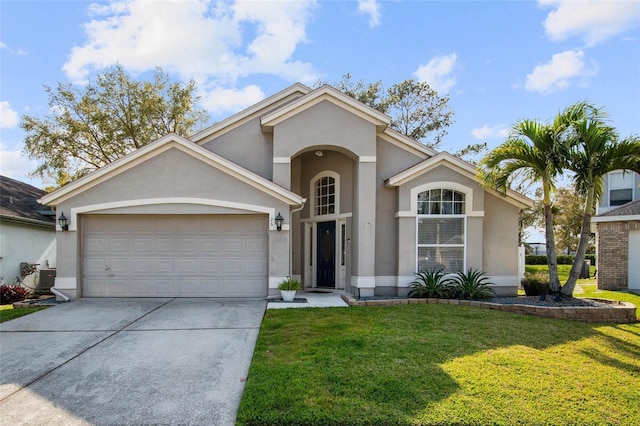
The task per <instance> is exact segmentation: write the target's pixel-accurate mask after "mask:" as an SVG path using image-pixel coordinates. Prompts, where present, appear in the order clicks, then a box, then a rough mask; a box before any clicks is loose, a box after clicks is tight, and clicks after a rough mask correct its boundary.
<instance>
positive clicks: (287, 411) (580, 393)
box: [238, 297, 640, 425]
mask: <svg viewBox="0 0 640 426" xmlns="http://www.w3.org/2000/svg"><path fill="white" fill-rule="evenodd" d="M638 299H639V300H640V297H639V298H638ZM638 401H640V324H631V325H629V324H625V325H602V324H588V323H581V322H574V321H562V320H552V319H545V318H539V317H533V316H523V315H516V314H510V313H506V312H499V311H494V310H486V309H477V308H473V307H467V306H457V305H438V304H421V305H397V306H386V307H350V308H325V309H285V310H269V311H267V313H266V315H265V318H264V321H263V324H262V329H261V331H260V336H259V338H258V342H257V346H256V350H255V353H254V358H253V363H252V365H251V369H250V372H249V377H248V380H247V383H246V387H245V391H244V395H243V397H242V401H241V404H240V410H239V413H238V423H239V424H244V425H250V424H254V425H258V424H260V425H265V424H266V425H285V424H286V425H296V424H298V425H370V424H391V425H396V424H400V425H418V424H499V425H513V424H554V425H562V424H565V425H567V424H581V425H587V424H621V425H632V424H638V420H639V419H640V404H639V403H638Z"/></svg>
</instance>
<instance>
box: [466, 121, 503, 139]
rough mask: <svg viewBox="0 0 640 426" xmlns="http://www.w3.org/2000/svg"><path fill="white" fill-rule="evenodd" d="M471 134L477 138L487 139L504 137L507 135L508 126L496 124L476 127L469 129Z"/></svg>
mask: <svg viewBox="0 0 640 426" xmlns="http://www.w3.org/2000/svg"><path fill="white" fill-rule="evenodd" d="M471 135H473V137H474V138H476V139H479V140H487V139H504V138H506V137H507V136H509V127H508V126H505V125H504V124H498V125H496V126H487V125H486V124H485V125H484V126H482V127H478V128H475V129H472V130H471Z"/></svg>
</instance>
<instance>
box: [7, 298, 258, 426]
mask: <svg viewBox="0 0 640 426" xmlns="http://www.w3.org/2000/svg"><path fill="white" fill-rule="evenodd" d="M265 307H266V301H265V300H255V299H250V300H237V299H235V300H230V299H81V300H79V301H76V302H71V303H68V304H64V305H59V306H55V307H51V308H48V309H46V310H43V311H40V312H35V313H33V314H31V315H27V316H25V317H21V318H18V319H15V320H12V321H9V322H6V323H3V324H0V355H1V366H0V424H2V425H24V424H31V425H90V424H91V425H144V424H147V425H149V424H156V425H157V424H177V425H232V424H233V423H234V422H235V418H236V413H237V409H238V405H239V402H240V398H241V396H242V391H243V389H244V382H245V380H246V377H247V373H248V370H249V366H250V363H251V359H252V356H253V350H254V348H255V342H256V339H257V336H258V332H259V329H260V324H261V322H262V318H263V316H264V311H265Z"/></svg>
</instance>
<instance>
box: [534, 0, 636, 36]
mask: <svg viewBox="0 0 640 426" xmlns="http://www.w3.org/2000/svg"><path fill="white" fill-rule="evenodd" d="M538 3H539V4H540V5H541V6H543V7H551V8H553V10H552V11H551V12H549V15H548V16H547V19H546V20H545V22H544V26H545V30H546V33H547V35H548V36H549V38H550V39H551V40H555V41H562V40H566V39H568V38H569V37H573V36H578V37H582V38H583V39H584V41H585V42H586V44H587V46H594V45H596V44H599V43H602V42H603V41H605V40H607V39H609V38H611V37H614V36H616V35H618V34H622V33H624V32H625V31H627V30H629V29H631V28H634V27H636V26H638V25H640V7H638V3H637V1H602V0H597V1H584V0H580V1H575V0H539V1H538Z"/></svg>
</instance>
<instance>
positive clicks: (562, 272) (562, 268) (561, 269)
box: [524, 265, 596, 284]
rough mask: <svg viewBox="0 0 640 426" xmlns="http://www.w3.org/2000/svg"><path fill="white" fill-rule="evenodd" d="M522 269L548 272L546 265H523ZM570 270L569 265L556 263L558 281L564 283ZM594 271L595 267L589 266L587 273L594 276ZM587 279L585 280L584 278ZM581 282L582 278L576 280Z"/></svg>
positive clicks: (530, 271) (531, 271)
mask: <svg viewBox="0 0 640 426" xmlns="http://www.w3.org/2000/svg"><path fill="white" fill-rule="evenodd" d="M524 270H525V271H526V272H528V273H530V274H535V273H536V272H540V273H543V274H548V273H549V267H548V266H547V265H525V267H524ZM570 272H571V265H558V277H559V278H560V283H561V284H564V283H566V282H567V280H568V279H569V273H570ZM595 272H596V267H595V266H592V267H590V268H589V275H590V276H591V277H593V276H594V274H595ZM584 281H587V280H584ZM580 282H583V280H578V283H580ZM593 282H594V283H595V278H593Z"/></svg>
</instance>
